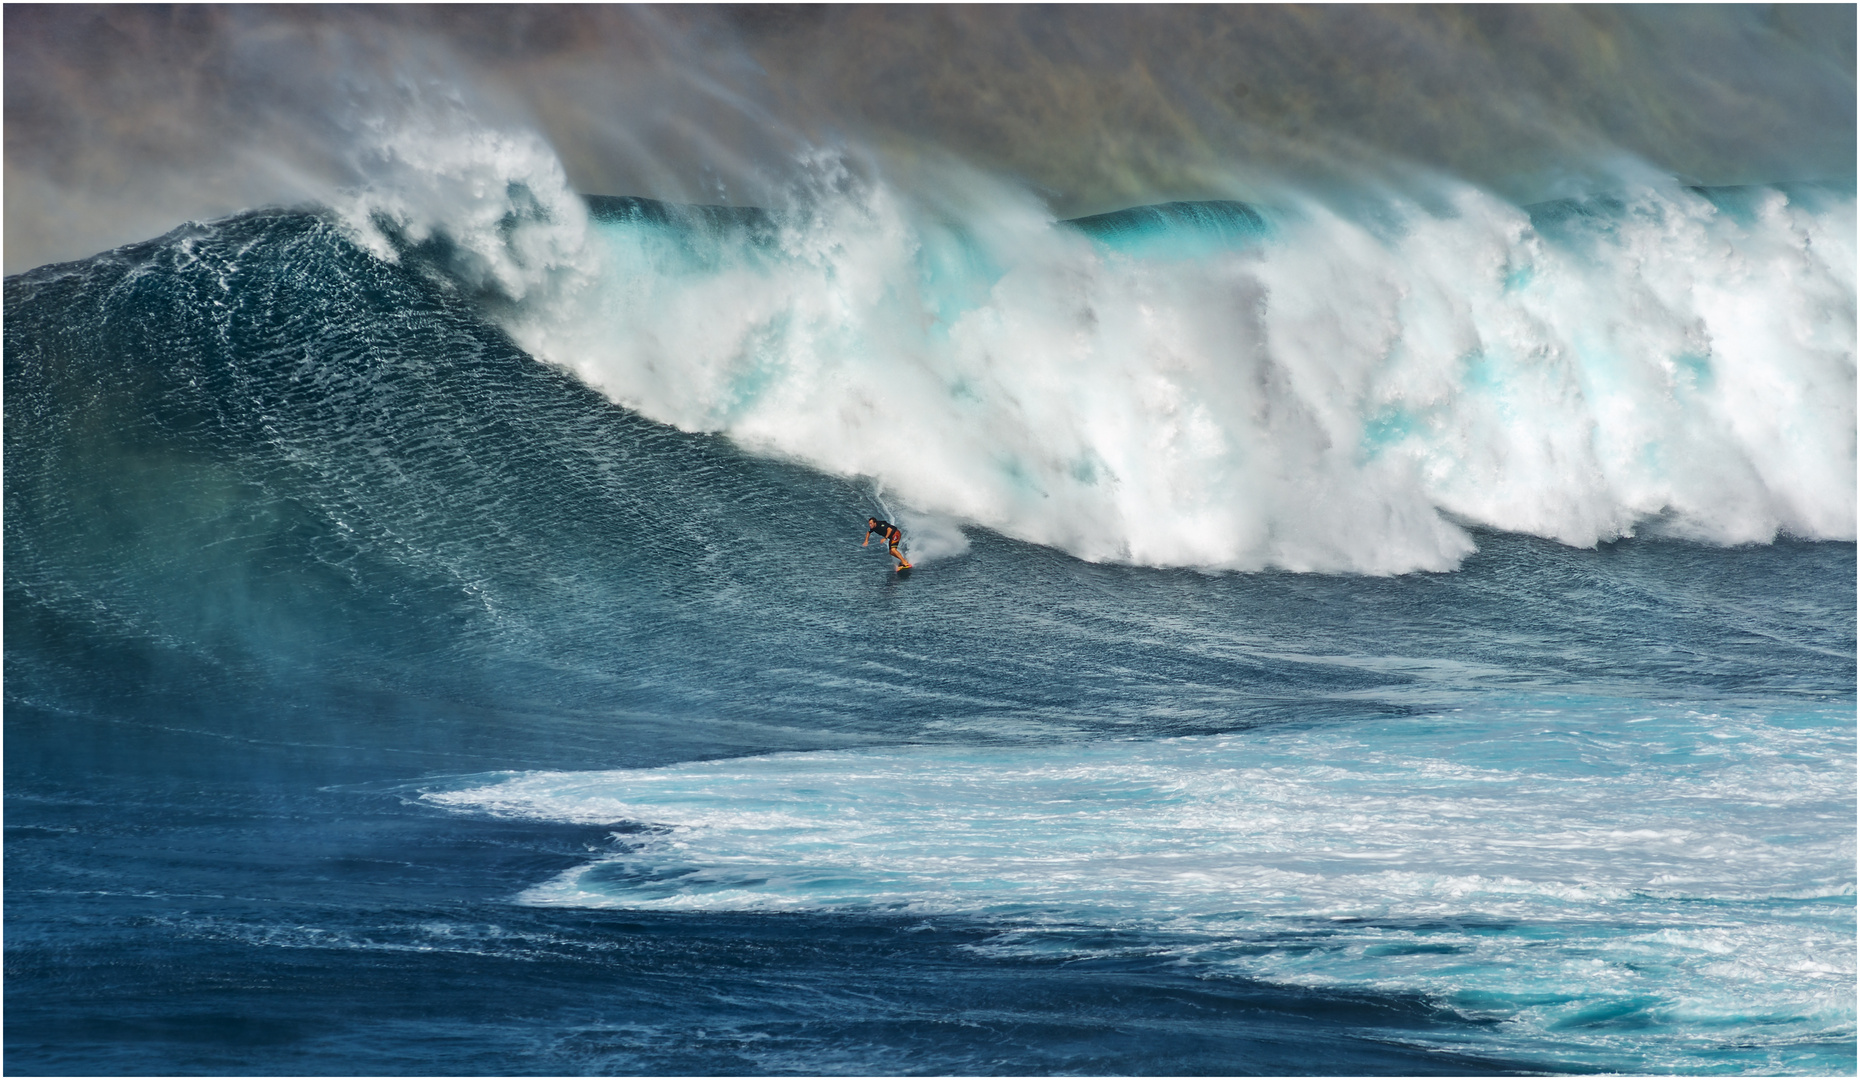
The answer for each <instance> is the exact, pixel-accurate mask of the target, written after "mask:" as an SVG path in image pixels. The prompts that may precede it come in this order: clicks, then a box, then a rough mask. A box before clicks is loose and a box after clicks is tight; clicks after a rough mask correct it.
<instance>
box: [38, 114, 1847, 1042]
mask: <svg viewBox="0 0 1860 1080" xmlns="http://www.w3.org/2000/svg"><path fill="white" fill-rule="evenodd" d="M366 134H367V138H365V139H363V140H362V142H361V144H360V145H359V147H358V149H356V151H355V154H356V160H357V162H358V163H359V164H358V169H359V171H360V172H361V173H362V174H363V175H364V179H363V180H362V181H360V182H358V183H356V184H353V185H350V186H347V187H345V188H344V189H343V190H341V191H340V192H336V193H333V194H331V195H330V197H329V198H328V199H327V200H325V201H324V202H322V203H319V204H316V205H310V206H302V207H296V208H275V207H274V208H261V209H257V210H253V211H250V212H247V213H244V214H239V215H235V216H232V217H228V218H224V219H219V220H215V221H210V222H191V223H187V224H184V225H181V226H180V227H178V228H176V229H175V230H174V231H172V232H170V233H168V234H167V235H165V236H162V237H159V238H156V239H153V240H148V241H145V242H142V243H137V244H131V245H127V246H125V247H122V248H118V249H115V250H112V251H109V252H104V253H102V254H99V255H97V256H95V257H93V258H90V259H85V260H79V261H75V262H69V263H62V264H55V265H50V266H45V267H40V268H38V269H35V270H31V271H28V272H27V273H24V274H20V275H16V276H14V277H10V278H8V279H7V281H6V286H5V303H6V319H5V349H6V364H5V379H6V385H5V409H6V425H5V439H6V445H5V470H6V485H5V486H6V515H5V543H6V554H7V559H6V569H5V583H6V612H5V613H6V616H7V618H6V643H5V645H6V676H7V678H6V691H5V692H6V705H7V712H6V738H7V746H6V750H7V754H6V803H7V805H6V810H7V841H6V844H7V846H6V853H7V872H8V885H9V888H8V892H7V912H6V917H7V930H8V934H7V942H6V951H7V965H8V966H7V982H8V989H7V1006H8V1007H7V1019H6V1032H7V1053H8V1055H9V1057H10V1059H11V1064H12V1066H13V1067H14V1068H16V1069H20V1070H23V1071H30V1072H34V1073H46V1074H89V1073H303V1074H311V1073H353V1072H364V1073H384V1074H385V1073H409V1074H435V1073H438V1074H444V1073H458V1074H505V1073H512V1074H514V1073H543V1074H572V1073H638V1074H694V1075H695V1074H712V1075H714V1074H762V1073H803V1074H823V1075H824V1074H898V1073H910V1074H931V1075H935V1074H1046V1073H1060V1074H1081V1073H1083V1074H1142V1073H1149V1074H1167V1073H1181V1074H1191V1073H1218V1074H1242V1073H1317V1074H1419V1073H1430V1074H1433V1073H1451V1074H1498V1073H1521V1072H1647V1073H1686V1074H1705V1073H1711V1074H1717V1073H1724V1072H1761V1073H1790V1074H1831V1073H1843V1074H1851V1073H1852V1072H1853V1071H1854V1067H1855V1066H1854V1061H1855V1057H1854V1054H1855V1027H1854V1024H1855V1016H1854V980H1855V972H1856V938H1855V921H1854V895H1855V893H1854V885H1855V874H1854V859H1855V847H1854V837H1855V827H1854V820H1855V819H1854V809H1855V757H1854V752H1855V729H1854V705H1855V666H1854V655H1855V635H1854V625H1855V624H1854V603H1853V600H1854V566H1855V560H1854V546H1853V541H1854V537H1855V516H1856V511H1855V501H1854V500H1855V490H1856V471H1855V427H1856V420H1855V400H1856V393H1855V391H1856V387H1855V338H1856V333H1855V306H1856V305H1855V259H1854V246H1855V235H1856V218H1855V211H1854V202H1855V200H1854V194H1853V190H1852V186H1851V184H1849V185H1846V186H1844V187H1843V186H1841V185H1838V184H1806V183H1803V184H1795V183H1790V184H1782V183H1779V184H1774V185H1750V186H1737V187H1722V186H1721V187H1712V186H1704V185H1697V184H1685V183H1681V182H1679V181H1677V180H1674V179H1672V178H1671V177H1670V176H1661V175H1657V174H1655V173H1654V172H1652V171H1650V170H1649V169H1647V168H1645V167H1642V166H1629V165H1624V166H1622V167H1621V168H1620V170H1619V174H1618V183H1616V184H1614V185H1613V186H1611V187H1608V188H1607V189H1605V190H1602V189H1598V190H1595V191H1593V192H1590V193H1587V194H1583V195H1579V196H1572V197H1569V198H1564V199H1558V200H1552V201H1545V202H1535V203H1530V204H1527V205H1516V204H1514V203H1512V202H1509V201H1507V200H1506V199H1504V198H1502V197H1500V196H1499V195H1497V194H1494V193H1492V192H1491V191H1488V190H1485V189H1483V188H1481V187H1479V186H1477V185H1473V184H1470V183H1467V182H1463V181H1458V180H1454V179H1451V178H1447V177H1442V176H1431V175H1430V176H1426V177H1423V178H1421V179H1411V180H1410V181H1409V182H1407V183H1405V184H1403V185H1394V184H1383V183H1371V182H1368V181H1365V182H1363V183H1362V184H1360V185H1356V186H1352V187H1349V188H1347V189H1337V190H1320V189H1319V188H1316V187H1299V186H1297V185H1292V184H1262V183H1260V182H1258V181H1256V180H1246V181H1244V182H1243V180H1242V178H1241V177H1240V176H1239V175H1238V174H1236V176H1235V177H1234V178H1233V180H1232V184H1231V190H1228V191H1224V192H1213V193H1209V192H1203V193H1201V194H1202V195H1203V196H1209V195H1210V194H1213V195H1225V196H1226V197H1219V198H1216V197H1200V198H1195V199H1173V200H1171V199H1158V200H1156V201H1154V202H1149V203H1141V204H1133V205H1131V206H1128V207H1124V208H1120V209H1115V210H1109V211H1106V212H1104V213H1101V214H1094V215H1090V216H1085V217H1076V218H1061V217H1059V216H1058V215H1056V214H1055V213H1053V212H1052V211H1051V210H1050V209H1049V208H1048V206H1047V205H1046V203H1045V202H1043V201H1042V200H1041V199H1040V198H1039V197H1038V196H1037V194H1036V193H1034V192H1032V191H1031V190H1030V189H1029V188H1028V187H1027V186H1025V185H1022V184H1019V183H1016V182H1014V181H1013V180H1012V179H1010V178H1007V177H1004V176H1000V175H994V174H991V173H989V172H987V171H986V170H983V169H981V168H979V167H975V166H971V165H966V164H963V163H961V162H958V161H955V160H953V159H946V158H929V157H920V158H913V159H910V160H908V161H907V160H905V159H904V158H903V157H900V156H896V155H888V154H887V153H885V152H882V151H879V150H876V149H871V148H867V147H862V146H860V145H858V144H856V143H852V142H847V143H844V144H834V145H830V146H810V147H808V148H806V149H805V151H804V152H800V153H797V154H796V155H795V156H794V157H793V158H792V159H791V160H790V161H788V162H786V163H785V164H784V167H783V168H784V170H785V171H783V173H782V176H783V177H784V180H783V183H782V184H781V185H779V186H780V187H781V189H782V190H783V191H785V192H786V195H785V196H784V197H783V198H780V199H772V200H763V201H762V202H759V203H757V204H755V205H742V204H736V203H730V202H724V201H719V202H717V203H711V204H702V205H698V204H691V203H684V202H673V201H666V200H660V199H654V198H648V197H645V196H641V195H637V194H630V193H626V192H580V191H577V190H575V188H574V187H573V186H572V185H571V184H570V182H569V180H568V173H567V170H566V168H565V167H564V165H563V164H562V161H561V159H560V158H559V157H558V155H557V153H556V152H555V150H554V149H553V148H551V147H550V146H549V145H548V143H547V142H546V141H545V140H544V139H542V138H541V137H540V136H539V135H537V134H535V133H533V132H531V131H529V130H526V129H523V128H520V127H509V128H505V127H496V126H492V125H486V124H479V123H477V122H476V121H475V120H471V119H470V118H469V117H466V116H464V115H463V114H456V113H448V114H445V115H444V116H442V117H440V118H438V119H432V118H428V120H427V121H425V122H423V123H422V124H418V125H414V126H411V127H410V126H404V125H394V124H387V123H383V124H381V125H379V126H377V127H376V128H373V129H371V130H370V131H368V132H367V133H366ZM868 516H883V517H886V518H888V519H889V520H892V521H896V522H899V523H900V524H901V525H902V526H903V527H904V530H905V536H906V550H907V551H908V552H909V553H910V555H911V557H912V559H913V561H915V562H916V563H917V569H915V570H914V571H913V572H912V573H911V574H909V575H899V574H894V573H892V572H890V570H889V560H888V559H887V558H884V557H883V553H882V550H874V549H864V550H862V549H861V548H860V546H859V543H858V541H859V539H860V535H861V534H860V530H861V529H862V528H863V527H864V522H865V519H866V518H867V517H868Z"/></svg>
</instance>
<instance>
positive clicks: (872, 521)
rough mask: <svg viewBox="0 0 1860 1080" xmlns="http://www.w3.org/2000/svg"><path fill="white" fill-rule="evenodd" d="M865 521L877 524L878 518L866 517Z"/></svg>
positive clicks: (868, 523)
mask: <svg viewBox="0 0 1860 1080" xmlns="http://www.w3.org/2000/svg"><path fill="white" fill-rule="evenodd" d="M865 523H866V524H867V525H876V524H878V519H877V518H866V519H865Z"/></svg>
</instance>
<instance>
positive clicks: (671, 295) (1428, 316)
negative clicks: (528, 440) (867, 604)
mask: <svg viewBox="0 0 1860 1080" xmlns="http://www.w3.org/2000/svg"><path fill="white" fill-rule="evenodd" d="M811 166H812V170H813V174H812V179H811V181H810V182H809V184H808V185H806V186H805V187H804V188H803V189H802V190H799V191H797V193H796V195H795V199H794V203H793V205H792V206H790V207H787V208H783V209H782V210H781V212H776V213H770V212H765V211H755V210H742V209H727V210H726V209H724V208H710V209H686V210H681V211H677V212H672V211H670V210H667V209H664V208H660V209H658V210H655V211H652V212H645V211H643V210H642V209H641V206H642V204H640V203H638V202H637V201H635V202H631V203H629V202H627V201H626V200H609V201H608V202H607V203H606V204H604V205H606V206H607V208H608V209H607V211H606V212H601V211H600V210H599V204H597V212H595V213H593V214H591V215H590V214H588V213H586V212H585V211H584V210H583V209H582V208H581V207H580V206H579V205H578V204H577V203H576V200H574V198H573V197H572V196H571V195H569V194H568V193H567V191H566V189H565V188H564V187H563V186H562V181H561V178H560V170H559V167H556V166H553V165H552V159H548V158H547V156H546V155H539V157H535V158H529V159H513V160H512V161H510V162H507V163H505V164H503V166H502V167H501V169H499V170H498V171H495V172H489V173H487V175H485V176H483V177H478V178H477V182H478V187H479V188H480V189H481V190H483V191H485V192H489V193H490V194H488V195H486V196H485V197H484V198H483V199H481V200H479V201H478V202H476V203H474V204H473V205H474V207H475V209H473V210H472V211H471V212H470V214H469V215H465V214H458V215H457V217H458V218H459V219H461V220H455V221H444V220H438V219H431V218H425V217H421V216H420V215H419V214H417V213H411V212H409V211H408V210H407V209H406V208H405V206H404V205H402V204H401V203H400V202H396V203H394V204H393V205H390V206H387V207H386V208H385V209H384V208H383V206H382V205H379V204H377V203H371V202H369V201H368V200H366V199H364V200H362V201H361V202H359V203H358V204H357V207H356V208H354V209H353V210H352V211H351V220H353V221H355V222H356V226H355V228H356V229H357V232H358V235H363V236H366V237H369V238H370V240H371V242H372V243H374V244H375V245H376V248H377V250H380V251H382V252H384V253H387V254H392V251H393V250H394V249H395V248H396V247H398V248H405V249H409V250H426V249H429V248H431V247H432V246H433V244H434V239H433V238H434V237H441V238H444V239H443V246H445V247H446V248H447V251H448V252H449V254H448V255H447V258H448V259H449V260H450V265H451V266H452V268H453V269H452V272H453V273H455V274H459V275H462V276H464V277H465V278H467V279H469V280H471V281H472V282H473V283H474V284H475V285H476V286H478V287H480V288H484V289H491V290H494V291H496V292H497V293H498V294H499V295H500V296H501V297H503V298H504V299H506V300H507V301H508V304H507V305H506V306H505V307H504V309H503V310H502V312H501V313H500V315H499V321H500V322H501V323H502V325H504V326H505V327H506V329H507V330H508V331H509V332H510V334H511V336H512V338H513V339H514V340H515V341H516V342H517V343H518V344H520V345H521V346H522V347H523V348H524V349H525V350H526V351H528V352H529V353H531V354H532V355H535V356H537V357H540V358H542V359H544V360H546V361H549V362H551V363H555V364H558V365H560V366H562V367H564V368H567V369H569V370H572V371H574V372H575V373H576V374H578V375H579V376H581V377H582V378H583V379H585V380H586V381H587V382H588V383H590V384H591V385H593V386H596V387H598V388H600V389H601V390H602V391H603V392H604V393H605V394H607V395H608V396H609V397H610V398H611V399H612V400H614V401H616V402H618V403H620V404H623V405H625V406H627V407H628V408H632V409H635V410H638V411H639V412H641V413H643V414H645V415H647V416H650V417H652V418H654V419H657V420H660V421H663V422H666V423H669V424H673V425H676V426H677V427H679V428H681V429H684V430H687V431H704V432H722V433H725V434H727V435H728V436H729V437H730V438H731V439H732V440H733V441H735V442H737V443H738V444H739V445H742V446H744V447H747V448H750V449H752V450H753V451H754V452H757V453H762V454H768V455H773V456H777V457H781V458H785V459H788V460H794V461H799V462H803V463H806V464H807V465H809V466H811V467H813V468H816V469H819V470H822V471H824V472H827V473H829V474H831V475H835V476H843V477H867V478H871V479H872V480H873V481H874V482H876V483H877V484H878V485H879V487H880V488H881V489H882V490H883V491H885V492H886V493H887V494H888V495H889V496H891V497H893V498H895V499H896V500H898V501H899V502H900V503H901V504H903V505H906V506H908V507H911V508H913V509H915V510H917V511H919V512H920V513H923V514H926V515H931V516H934V517H938V518H941V519H944V520H948V521H954V522H961V523H971V524H976V525H981V526H984V527H987V528H989V529H993V530H996V531H999V532H1002V533H1004V534H1006V535H1009V536H1013V537H1015V538H1017V539H1022V540H1027V541H1031V542H1034V543H1039V544H1043V545H1048V546H1052V547H1056V548H1059V549H1061V550H1064V551H1066V552H1068V553H1070V554H1073V555H1075V556H1078V557H1080V558H1084V559H1087V560H1091V561H1110V562H1126V563H1135V564H1139V565H1148V566H1191V567H1200V568H1208V569H1241V570H1252V569H1259V568H1263V567H1280V568H1285V569H1291V570H1301V571H1323V572H1356V573H1370V574H1386V573H1403V572H1408V571H1414V570H1448V569H1452V568H1453V567H1455V566H1457V565H1458V564H1459V562H1460V560H1462V559H1463V558H1464V557H1465V556H1466V555H1467V554H1468V553H1469V552H1470V551H1471V550H1472V547H1473V544H1472V541H1471V539H1470V536H1469V534H1468V532H1467V527H1468V526H1473V527H1485V528H1491V529H1498V530H1502V531H1507V532H1518V533H1526V534H1529V535H1534V536H1542V537H1547V538H1551V539H1555V540H1557V541H1559V542H1562V543H1566V544H1571V545H1575V546H1580V547H1588V546H1593V545H1595V544H1597V543H1600V542H1604V541H1608V540H1613V539H1617V538H1620V537H1623V536H1631V535H1635V534H1636V533H1637V532H1640V531H1647V530H1652V531H1654V532H1656V533H1660V534H1663V535H1672V536H1679V537H1685V538H1690V539H1696V540H1703V541H1706V542H1710V543H1718V544H1741V543H1753V542H1758V543H1760V542H1767V541H1769V540H1772V539H1773V538H1775V537H1776V536H1778V535H1790V536H1797V537H1802V538H1808V539H1851V538H1853V536H1854V520H1855V504H1854V491H1855V481H1856V472H1855V449H1854V438H1853V432H1854V411H1853V400H1854V396H1855V395H1854V389H1855V381H1854V372H1855V366H1854V334H1855V332H1854V326H1855V320H1854V312H1855V307H1854V294H1855V277H1854V240H1853V237H1854V232H1855V218H1854V202H1853V198H1852V196H1851V194H1835V193H1830V192H1824V191H1817V190H1815V189H1811V188H1800V187H1797V188H1790V189H1788V190H1782V189H1767V188H1766V189H1716V190H1714V189H1697V190H1695V189H1686V188H1680V187H1677V186H1673V185H1670V184H1668V185H1664V186H1645V187H1642V188H1640V189H1638V190H1635V191H1633V192H1632V193H1631V194H1628V195H1624V196H1621V197H1609V198H1593V199H1587V200H1571V201H1565V202H1560V203H1554V204H1544V205H1540V206H1535V207H1529V208H1519V207H1515V206H1511V205H1508V204H1506V203H1504V202H1502V201H1500V200H1497V199H1494V198H1492V197H1490V196H1487V195H1484V194H1482V193H1480V192H1478V191H1476V190H1473V189H1469V188H1456V187H1453V186H1451V185H1443V186H1442V187H1441V189H1440V190H1439V191H1438V192H1436V193H1435V196H1434V201H1435V203H1436V205H1433V206H1430V207H1423V206H1421V205H1419V204H1416V203H1414V202H1410V201H1405V200H1401V199H1396V198H1393V197H1389V198H1380V199H1374V200H1371V201H1370V202H1368V203H1367V204H1362V203H1359V204H1357V205H1354V206H1352V207H1350V208H1349V209H1348V210H1347V211H1346V210H1340V209H1336V208H1333V207H1330V206H1327V205H1326V204H1324V203H1322V202H1320V201H1317V200H1315V199H1312V198H1309V197H1303V196H1289V197H1287V198H1286V199H1285V200H1284V201H1283V203H1282V205H1277V206H1273V207H1270V208H1269V207H1265V206H1249V205H1247V204H1239V203H1201V204H1185V203H1177V204H1163V205H1159V206H1156V207H1148V208H1135V209H1132V210H1130V211H1125V212H1121V213H1119V214H1108V215H1099V216H1097V217H1093V218H1086V219H1080V220H1079V221H1076V222H1060V223H1056V222H1054V221H1053V220H1051V218H1050V216H1048V215H1047V214H1046V213H1045V212H1044V211H1043V210H1042V209H1041V208H1040V207H1039V206H1038V205H1037V204H1035V203H1033V202H1031V201H1029V200H1028V199H1027V198H1026V197H1024V196H1021V195H1018V194H1016V193H1014V192H1012V191H1010V190H1007V189H1004V188H1002V187H1001V186H999V185H998V184H994V183H992V182H990V181H988V180H987V179H985V178H978V177H975V176H973V175H960V176H954V177H949V178H945V179H944V180H943V181H942V183H941V186H940V187H939V189H938V190H939V196H938V197H937V198H936V199H934V200H926V199H924V198H920V197H914V196H910V195H907V194H906V193H905V192H904V191H903V190H901V189H899V188H896V187H893V186H888V185H887V184H886V183H884V182H882V181H878V180H868V179H861V176H860V175H859V174H856V173H855V172H854V171H852V170H851V169H849V168H848V166H847V165H846V164H845V163H844V162H842V161H840V160H839V159H836V158H832V157H821V158H819V159H817V160H814V161H812V163H811ZM491 167H492V166H491V165H490V164H489V163H481V165H480V168H483V169H486V170H490V169H491ZM413 171H414V172H415V173H416V174H417V175H418V177H420V179H419V180H418V181H417V182H415V183H413V184H412V186H414V187H419V186H421V185H424V184H426V183H427V182H428V181H427V180H426V179H425V177H426V176H427V175H428V174H427V173H426V172H419V171H418V170H417V169H414V170H413ZM867 171H869V170H867ZM446 175H451V174H449V173H448V174H446ZM403 186H405V182H403ZM511 192H515V193H517V194H516V195H514V196H513V195H511V194H509V193H511ZM384 224H385V225H386V227H387V231H388V234H389V235H390V236H391V240H390V239H389V237H388V236H384V235H383V233H382V231H381V229H382V226H383V225H384ZM421 245H425V247H422V246H421Z"/></svg>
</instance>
